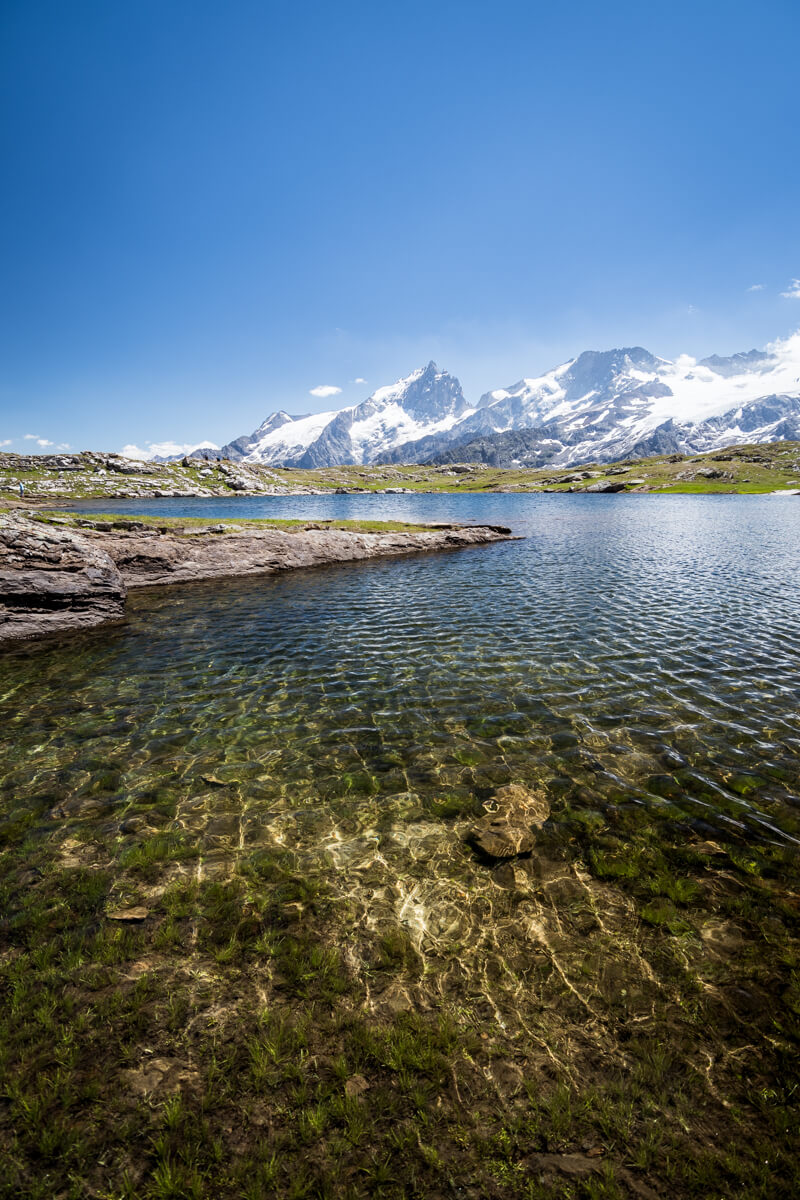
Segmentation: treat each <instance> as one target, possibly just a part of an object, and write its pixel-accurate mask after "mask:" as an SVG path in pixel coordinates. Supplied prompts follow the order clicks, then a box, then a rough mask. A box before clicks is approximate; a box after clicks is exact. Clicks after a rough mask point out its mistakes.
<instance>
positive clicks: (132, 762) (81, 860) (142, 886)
mask: <svg viewBox="0 0 800 1200" xmlns="http://www.w3.org/2000/svg"><path fill="white" fill-rule="evenodd" d="M215 503H216V507H214V505H215ZM203 506H206V507H203ZM92 507H93V506H92V505H87V506H85V508H84V511H85V512H87V513H88V512H90V511H91V509H92ZM124 508H125V511H126V512H131V505H130V503H129V502H128V503H126V504H125V506H124ZM94 509H95V512H97V511H106V512H107V511H108V504H107V502H104V504H103V505H102V509H101V508H100V505H99V503H98V504H96V505H95V506H94ZM120 511H122V505H120ZM133 511H134V512H135V511H136V510H135V509H134V510H133ZM141 511H142V512H145V511H148V512H150V513H151V514H152V513H154V512H157V513H159V514H164V515H167V516H170V515H171V516H173V517H176V518H186V517H192V516H194V517H202V518H203V519H208V520H212V519H214V518H215V517H219V515H220V513H221V512H222V511H224V513H225V515H226V516H228V517H237V516H238V517H242V518H244V517H246V516H247V515H252V516H257V515H266V514H267V513H268V514H269V515H271V516H274V517H276V518H282V517H283V518H294V519H298V518H301V519H305V520H308V521H312V522H319V521H323V520H327V519H336V520H338V519H356V520H358V519H394V520H401V521H407V522H420V523H425V522H430V521H444V522H461V523H464V522H478V523H483V524H493V525H504V526H509V527H510V528H512V530H513V531H514V533H515V534H519V535H521V540H514V541H505V542H500V543H498V544H495V545H488V546H485V547H483V548H481V549H480V550H479V551H476V552H474V553H469V554H454V555H444V556H440V555H434V556H422V557H414V558H403V559H397V560H379V561H373V562H367V563H362V564H352V565H341V566H331V567H326V568H325V569H324V570H321V569H320V570H315V569H311V570H308V571H303V572H297V573H291V574H284V575H279V576H273V577H269V578H263V577H259V578H252V579H242V580H238V581H233V582H230V583H226V584H225V586H224V588H221V587H220V585H219V584H218V583H197V584H194V585H192V587H190V588H188V589H177V590H176V589H170V590H166V589H164V590H161V589H155V590H154V591H152V592H150V591H148V592H139V593H136V594H134V595H133V596H132V597H131V599H130V600H129V608H128V618H127V621H126V623H125V624H124V625H123V626H120V627H114V628H110V629H105V630H103V629H98V630H94V631H90V632H87V633H85V634H80V635H77V636H75V637H72V638H70V639H67V640H65V641H64V642H63V643H60V644H58V645H52V644H51V645H49V646H47V647H45V646H44V645H40V646H37V645H34V644H30V645H23V646H20V647H19V648H18V649H16V650H12V651H11V652H9V653H7V654H5V656H4V658H3V660H2V665H0V680H1V681H2V686H0V748H1V749H2V761H3V775H2V780H0V788H1V789H2V791H1V792H0V795H1V796H2V819H3V824H2V837H3V854H4V860H3V866H2V871H3V889H4V895H3V921H4V924H3V939H4V946H3V958H2V972H3V987H4V996H5V998H6V1003H5V1004H4V1015H3V1021H4V1023H5V1028H4V1029H3V1030H2V1054H3V1056H4V1061H3V1076H4V1078H5V1080H6V1084H5V1092H4V1097H3V1108H2V1111H1V1112H0V1129H1V1130H2V1137H3V1144H4V1147H5V1148H6V1150H7V1161H8V1163H9V1164H10V1166H9V1168H8V1170H7V1173H6V1177H5V1178H4V1180H3V1181H2V1182H0V1189H5V1190H6V1194H9V1195H10V1194H17V1195H18V1194H25V1195H31V1196H39V1195H41V1196H44V1195H47V1196H52V1195H64V1196H70V1195H73V1196H76V1197H77V1196H84V1195H97V1196H118V1195H119V1196H125V1195H129V1196H136V1197H139V1196H144V1197H162V1196H206V1195H208V1196H211V1195H213V1196H218V1195H219V1196H226V1195H230V1196H246V1197H258V1196H272V1195H286V1196H318V1195H330V1196H347V1195H353V1196H358V1195H386V1196H398V1197H399V1196H411V1195H414V1196H426V1197H427V1196H435V1195H441V1196H451V1195H452V1196H457V1195H459V1196H474V1197H476V1198H477V1197H482V1196H498V1197H499V1196H517V1195H519V1196H528V1197H545V1196H548V1197H549V1196H563V1197H568V1196H586V1197H596V1196H608V1197H613V1196H643V1197H648V1196H654V1195H655V1196H663V1197H676V1196H703V1197H717V1196H719V1197H723V1196H725V1197H727V1196H732V1195H737V1196H743V1197H744V1196H747V1197H751V1196H752V1197H756V1196H767V1195H769V1196H787V1197H788V1196H790V1195H793V1194H796V1191H797V1187H798V1177H797V1166H796V1164H797V1161H798V1157H799V1156H798V1149H800V1147H798V1143H797V1121H796V1115H797V1091H796V1089H797V1063H798V1058H797V1039H798V1032H799V1031H798V1023H799V1020H798V1018H799V1017H800V989H799V987H798V961H799V960H798V954H799V953H800V928H799V926H800V873H799V872H798V860H797V848H798V838H800V797H799V793H800V785H799V784H798V776H799V774H800V719H799V718H798V716H797V713H798V699H800V636H799V635H798V631H797V621H796V595H797V592H798V585H799V584H800V566H799V565H798V564H800V553H799V552H800V524H799V523H798V520H797V502H796V499H794V498H791V497H786V498H783V497H763V498H760V497H748V498H738V497H727V496H697V497H687V496H681V497H675V498H671V497H670V498H667V497H663V498H659V499H657V500H656V499H651V500H650V501H648V502H646V503H644V504H643V503H642V501H641V500H640V499H638V498H636V497H625V496H620V495H617V496H608V497H606V496H602V495H601V496H597V495H594V496H574V495H573V496H537V497H516V496H504V495H500V496H484V497H475V496H453V497H451V496H445V497H441V496H439V497H428V496H423V497H420V496H380V497H376V496H370V497H359V496H325V497H286V498H269V499H268V498H263V499H258V500H256V499H249V498H243V499H231V500H226V501H225V502H224V509H221V508H220V506H219V502H215V501H213V500H192V501H187V500H177V499H176V500H171V501H162V502H159V504H158V507H157V508H156V506H155V503H154V502H152V501H150V502H142V504H141ZM512 805H513V807H514V810H515V813H516V814H517V816H516V818H515V819H522V820H524V815H523V817H522V818H519V813H520V810H522V811H523V814H524V811H526V809H527V811H529V812H530V813H531V814H534V813H535V816H536V819H535V821H534V820H533V819H531V821H530V822H529V828H530V829H531V830H533V835H532V841H533V845H532V848H527V847H526V848H525V850H524V853H522V854H521V855H519V856H513V857H509V858H507V859H493V858H491V857H488V856H486V855H481V854H480V853H479V852H476V850H475V848H474V847H475V840H474V838H471V837H470V834H471V831H474V829H475V827H476V825H478V824H479V823H480V822H481V821H482V820H485V818H486V816H487V815H491V814H492V813H497V814H498V815H499V817H500V818H502V817H503V816H507V815H508V809H509V808H510V807H511V806H512Z"/></svg>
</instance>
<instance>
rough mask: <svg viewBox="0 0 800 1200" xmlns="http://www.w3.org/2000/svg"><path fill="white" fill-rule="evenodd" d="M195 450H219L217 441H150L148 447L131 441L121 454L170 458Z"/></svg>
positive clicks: (141, 457) (139, 457) (125, 455)
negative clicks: (144, 447) (142, 446)
mask: <svg viewBox="0 0 800 1200" xmlns="http://www.w3.org/2000/svg"><path fill="white" fill-rule="evenodd" d="M195 450H219V446H218V445H217V444H216V442H148V443H147V449H146V450H142V448H141V446H134V445H133V444H132V443H130V444H129V445H127V446H123V447H122V449H121V450H120V454H121V455H122V457H123V458H138V459H143V460H145V461H146V460H147V459H149V458H169V457H171V456H172V455H173V454H181V455H183V454H192V453H193V452H194V451H195Z"/></svg>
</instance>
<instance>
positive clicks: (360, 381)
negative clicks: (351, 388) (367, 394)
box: [353, 375, 367, 383]
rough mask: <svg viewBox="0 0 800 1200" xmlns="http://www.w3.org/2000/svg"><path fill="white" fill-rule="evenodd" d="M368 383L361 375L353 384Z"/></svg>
mask: <svg viewBox="0 0 800 1200" xmlns="http://www.w3.org/2000/svg"><path fill="white" fill-rule="evenodd" d="M366 382H367V381H366V379H362V378H361V376H360V375H359V377H358V379H354V380H353V383H366Z"/></svg>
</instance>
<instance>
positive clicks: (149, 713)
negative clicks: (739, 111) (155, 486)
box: [0, 495, 800, 856]
mask: <svg viewBox="0 0 800 1200" xmlns="http://www.w3.org/2000/svg"><path fill="white" fill-rule="evenodd" d="M82 507H83V508H84V509H85V508H90V507H92V506H90V505H84V506H82ZM94 507H95V508H99V507H102V508H103V509H108V507H109V506H108V502H107V501H104V502H102V505H100V504H98V505H96V506H94ZM117 507H118V510H119V511H128V512H137V513H156V512H160V513H167V514H169V515H175V516H180V515H196V516H218V515H226V516H236V515H248V516H252V515H271V516H302V517H309V518H313V519H324V518H325V517H336V518H350V517H354V518H357V517H364V516H367V515H369V516H371V517H375V518H378V519H380V518H386V519H389V518H392V519H407V520H410V521H422V520H432V519H437V520H449V519H459V520H465V521H478V522H480V521H487V522H495V523H506V524H509V525H511V526H512V527H513V529H514V532H515V533H517V534H519V535H521V536H522V537H523V538H524V540H521V541H515V542H513V543H509V544H503V545H497V546H490V547H483V548H478V549H473V550H467V551H462V552H459V553H448V554H441V555H431V556H420V557H414V558H406V559H403V560H402V561H391V560H390V561H386V562H380V563H369V564H361V565H357V566H347V567H336V568H326V569H322V570H313V571H305V572H301V573H298V574H294V575H287V576H284V577H280V578H264V579H258V580H252V579H251V580H246V581H241V582H237V583H226V584H215V585H213V586H195V587H191V588H185V589H182V590H180V591H174V592H159V593H158V594H153V593H150V594H140V595H136V596H134V597H133V598H132V601H131V604H130V621H129V622H128V624H127V625H126V626H125V627H123V628H121V629H117V630H113V631H106V632H102V633H100V632H97V633H94V634H92V635H89V636H85V637H78V638H71V639H69V640H66V641H65V642H64V643H63V644H62V645H60V646H58V647H54V648H48V649H46V650H44V649H42V648H38V647H37V648H29V649H24V650H22V651H16V652H13V653H11V654H7V655H6V656H5V657H4V659H3V661H2V665H0V680H2V685H1V686H0V747H2V761H3V762H4V764H5V770H6V771H8V770H10V771H11V772H12V773H13V778H14V780H15V783H14V788H13V791H14V795H15V797H16V799H17V800H19V797H20V787H21V788H22V789H27V788H33V789H36V790H37V791H38V790H40V789H41V788H43V787H47V786H55V781H56V780H58V781H59V783H58V786H59V787H61V788H62V789H64V788H66V789H67V790H68V791H70V790H74V789H77V790H78V791H79V792H81V791H83V790H84V789H86V788H89V789H91V788H92V786H93V784H92V781H93V780H94V779H95V777H96V776H97V774H98V772H100V773H101V774H102V773H105V774H108V773H109V772H116V773H117V775H118V778H115V780H111V781H109V789H108V792H109V804H108V805H107V806H105V805H104V806H103V818H104V819H106V818H108V817H111V816H113V817H114V818H117V817H119V816H120V815H121V813H122V812H124V811H125V810H126V809H127V808H128V807H129V806H131V805H135V804H136V798H137V796H140V795H143V794H146V793H147V792H148V789H152V788H153V787H156V786H163V783H164V779H165V778H166V779H168V780H169V788H170V789H171V790H173V791H174V792H175V794H176V798H177V799H179V802H180V804H181V806H182V811H183V807H184V806H188V808H187V811H186V812H185V813H183V815H182V817H181V818H180V819H181V820H182V821H183V822H185V823H186V824H187V825H188V826H190V827H192V828H199V826H200V824H203V822H200V821H199V812H200V811H201V810H202V811H205V809H206V808H210V809H212V810H218V809H219V808H220V803H219V798H216V799H215V800H214V802H213V803H212V802H211V800H210V799H208V803H207V804H205V805H202V804H199V803H198V792H201V793H202V794H203V795H205V796H207V797H208V787H207V786H205V785H203V783H202V777H203V775H204V773H205V774H207V773H208V772H209V771H211V770H220V771H222V772H223V774H226V775H227V776H230V777H231V779H233V776H236V777H237V778H236V782H235V783H233V782H231V783H230V784H229V785H228V787H227V788H226V789H224V795H225V796H226V797H227V798H228V799H230V800H231V801H232V802H233V804H232V805H231V806H230V816H231V817H233V816H235V817H236V818H237V821H238V824H239V837H240V839H241V840H242V844H244V843H246V842H250V841H251V840H253V839H256V840H257V839H259V838H261V837H276V838H280V839H282V840H284V841H285V842H286V841H288V842H292V843H294V842H296V843H297V844H298V845H310V846H314V847H319V846H320V844H321V843H322V842H323V841H324V840H325V839H326V838H327V839H330V838H332V837H334V836H335V835H336V832H337V830H338V831H339V833H341V831H342V829H343V828H345V827H347V828H352V829H353V830H363V828H364V827H365V825H366V826H368V825H371V824H372V823H374V822H375V821H376V820H378V819H382V820H386V819H390V818H393V817H396V818H397V819H399V820H407V819H408V818H407V814H408V812H409V811H410V810H411V811H416V808H417V807H419V805H420V804H422V806H423V807H425V806H426V805H427V803H428V802H429V801H432V800H433V801H435V800H436V799H437V798H438V799H440V798H441V797H442V795H443V794H447V795H456V796H459V795H460V796H463V797H464V798H466V797H467V796H469V795H470V794H472V793H474V792H475V790H476V789H483V788H486V787H490V786H492V785H495V784H497V783H502V782H505V781H507V780H521V781H524V782H541V783H545V784H548V783H549V784H550V786H551V790H552V789H555V791H556V792H557V793H560V794H564V793H565V792H567V793H570V794H573V795H575V794H576V789H578V790H579V792H580V796H579V800H578V802H579V803H583V804H588V803H590V802H591V803H594V804H596V805H598V806H599V807H601V808H602V807H603V806H604V805H607V804H609V803H619V802H622V801H626V800H630V801H633V802H635V803H637V804H641V805H646V806H650V807H652V808H654V809H661V808H664V807H668V808H670V809H671V811H672V812H674V811H675V810H676V809H677V810H680V812H681V813H682V814H684V815H685V817H686V818H687V819H688V820H689V821H691V822H693V823H695V824H697V823H702V824H704V825H708V826H709V827H710V828H713V829H714V830H715V831H718V832H721V833H734V834H737V833H738V834H741V835H743V836H745V837H747V838H757V839H760V838H768V839H775V840H784V839H786V838H794V837H795V836H796V835H797V832H798V821H797V818H798V808H797V805H798V803H800V802H798V799H797V791H798V788H797V779H798V775H800V709H799V707H798V700H800V628H799V627H798V621H797V615H798V613H797V608H798V602H797V596H798V594H800V508H798V505H797V501H796V500H795V499H793V498H785V499H784V498H778V497H763V498H756V497H706V496H697V497H693V496H680V497H671V498H667V497H658V498H656V497H635V498H634V497H617V496H614V497H601V496H593V497H565V496H558V497H555V496H553V497H547V496H541V497H530V496H525V497H519V496H508V495H505V496H504V495H498V496H485V497H483V496H481V497H479V496H400V497H394V496H393V497H381V496H370V497H352V496H347V497H341V496H337V497H288V498H264V499H261V498H259V499H252V498H242V499H232V500H227V501H219V500H203V501H186V500H182V501H169V500H167V501H150V502H139V503H133V502H130V503H127V502H126V503H124V504H122V503H120V504H119V505H118V506H117ZM554 780H555V784H554V783H553V781H554ZM6 782H7V781H6ZM111 783H115V784H116V786H114V787H111V786H110V785H111ZM232 789H233V791H232ZM234 792H235V793H236V795H235V796H234V794H233V793H234ZM216 795H217V794H216V793H215V797H216ZM112 796H113V798H114V799H113V802H112V801H111V797H112ZM243 809H244V813H243V811H242V810H243ZM189 810H191V814H194V815H191V814H190V811H189ZM228 823H229V824H230V821H228ZM212 824H213V822H212ZM207 826H208V821H207V820H206V821H205V822H204V827H207ZM203 836H204V837H206V838H208V839H210V841H209V849H211V846H212V845H213V844H214V840H213V839H214V836H215V835H213V834H209V833H205V834H204V835H203ZM225 841H226V842H227V841H228V837H227V836H226V838H225ZM354 852H355V851H354ZM336 853H337V856H340V855H341V854H342V853H343V851H342V850H338V849H337V851H336Z"/></svg>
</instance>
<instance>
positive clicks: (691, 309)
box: [686, 304, 697, 316]
mask: <svg viewBox="0 0 800 1200" xmlns="http://www.w3.org/2000/svg"><path fill="white" fill-rule="evenodd" d="M686 311H687V313H688V314H689V316H691V315H692V314H693V313H696V312H697V309H696V308H695V306H694V305H693V304H689V305H688V306H687V308H686Z"/></svg>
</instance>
